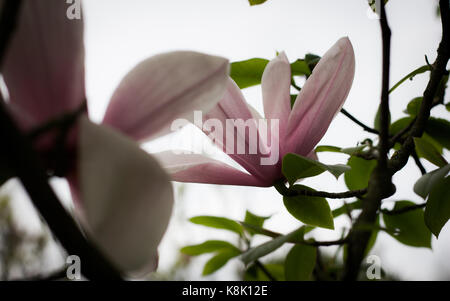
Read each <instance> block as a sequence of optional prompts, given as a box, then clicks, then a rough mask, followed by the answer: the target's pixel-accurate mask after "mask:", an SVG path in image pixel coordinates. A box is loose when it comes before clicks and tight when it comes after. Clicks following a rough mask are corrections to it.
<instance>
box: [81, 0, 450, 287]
mask: <svg viewBox="0 0 450 301" xmlns="http://www.w3.org/2000/svg"><path fill="white" fill-rule="evenodd" d="M436 3H437V1H430V0H415V1H411V0H391V1H390V3H389V5H388V6H387V10H388V17H389V21H390V25H391V29H392V32H393V34H392V59H391V62H392V63H391V83H392V84H393V83H395V82H396V81H397V80H399V79H400V78H401V77H403V76H404V75H405V74H407V73H409V72H410V71H412V70H413V69H415V68H417V67H418V66H421V65H423V64H424V55H425V54H426V55H428V57H429V59H430V61H433V60H434V58H435V53H436V48H437V45H438V42H439V40H440V35H441V28H440V23H439V19H438V18H437V17H436V13H435V10H436ZM84 8H85V15H84V16H85V21H86V52H87V61H86V70H87V93H88V94H87V95H88V100H89V109H90V113H91V116H92V117H93V118H94V119H95V120H101V118H102V116H103V114H104V111H105V108H106V106H107V104H108V101H109V97H110V96H111V95H112V93H113V91H114V89H115V87H116V86H117V85H118V83H119V82H120V80H121V79H122V77H123V76H124V75H125V74H126V73H127V72H128V71H129V70H130V69H131V68H132V67H133V66H135V65H136V64H137V63H138V62H140V61H141V60H143V59H146V58H147V57H149V56H151V55H154V54H157V53H160V52H166V51H172V50H196V51H201V52H205V53H209V54H215V55H220V56H224V57H226V58H228V59H229V60H230V61H236V60H243V59H248V58H252V57H263V58H269V59H270V58H273V57H274V55H275V52H276V51H281V50H284V51H286V54H287V56H288V57H289V59H290V60H291V61H293V60H295V59H297V58H299V57H303V56H304V55H305V54H306V53H307V52H312V53H316V54H319V55H323V54H324V53H325V51H326V50H328V48H329V47H330V46H331V45H332V44H334V43H335V41H336V40H337V39H339V38H340V37H342V36H348V37H349V38H350V40H351V42H352V44H353V47H354V50H355V55H356V74H355V80H354V83H353V87H352V90H351V92H350V95H349V97H348V99H347V101H346V103H345V108H346V109H347V110H349V111H350V112H352V113H353V114H354V115H356V116H358V118H360V119H361V120H362V121H364V122H365V123H367V124H370V125H372V120H373V117H374V113H375V111H376V109H377V106H378V102H379V98H380V97H379V96H380V85H381V39H380V32H379V24H378V21H377V20H374V19H370V18H369V17H368V14H367V8H368V6H367V3H366V0H353V1H348V0H346V1H333V0H331V1H301V0H269V1H268V2H267V3H266V4H264V5H261V6H257V7H249V5H248V3H247V1H246V0H226V1H225V0H189V1H185V0H184V1H181V0H179V1H156V0H152V1H149V0H132V1H130V0H127V1H125V0H95V1H93V0H88V1H85V7H84ZM426 82H427V76H418V77H416V79H415V80H414V82H413V83H411V82H406V83H405V84H404V85H403V86H402V87H400V88H399V89H397V90H396V91H395V92H394V93H393V94H392V97H391V104H392V105H391V108H392V114H393V117H394V118H396V117H399V116H401V115H402V110H403V109H404V108H405V106H406V104H407V103H408V101H409V100H411V99H412V98H413V97H416V96H419V95H421V94H422V92H423V89H424V87H425V85H426ZM245 95H246V96H247V100H248V101H249V102H250V103H251V104H252V105H254V106H255V107H256V108H258V109H259V110H260V111H261V109H262V104H261V92H260V87H255V88H251V89H247V90H245ZM261 112H262V111H261ZM439 113H440V114H439V115H441V116H443V117H444V116H445V115H444V114H445V113H444V111H443V110H441V112H439ZM446 117H447V118H448V115H447V116H446ZM176 137H177V138H176V139H178V140H179V139H180V135H178V136H176ZM197 137H201V138H203V137H202V136H201V134H200V133H199V135H198V136H197ZM365 137H367V134H366V133H364V132H363V131H362V130H361V129H360V128H359V127H358V126H356V125H355V124H353V123H352V122H351V121H349V120H348V119H347V118H346V117H344V116H342V115H338V117H337V118H336V119H335V121H334V122H333V124H332V125H331V127H330V130H329V131H328V132H327V134H326V135H325V137H324V138H323V140H322V141H321V143H320V144H331V145H338V146H343V147H349V146H354V145H355V144H356V143H357V142H358V141H361V140H362V139H364V138H365ZM201 138H199V139H200V141H201ZM174 140H175V139H169V138H166V139H161V140H160V141H158V142H154V143H151V144H149V145H148V146H147V147H146V149H148V150H149V151H150V152H152V151H153V152H156V151H159V150H162V149H169V148H170V147H173V146H174V144H176V143H174ZM175 141H176V140H175ZM196 141H199V140H196ZM204 141H205V140H204ZM178 146H180V145H178ZM183 146H184V145H183ZM188 146H189V145H188ZM222 158H223V159H225V160H226V159H227V158H225V156H222ZM447 158H448V156H447ZM320 159H321V160H323V161H325V162H329V163H344V162H345V160H346V156H340V155H331V154H320ZM227 162H228V163H232V161H231V160H228V161H227ZM427 167H428V168H432V167H431V165H428V166H427ZM418 175H419V173H418V170H417V168H416V167H415V166H414V165H413V164H410V165H409V166H408V167H407V168H405V170H404V171H402V172H401V173H399V174H398V175H397V176H396V177H395V180H396V183H397V190H398V193H397V194H396V195H395V196H394V197H393V198H391V199H408V200H412V201H418V202H420V201H421V199H420V198H419V197H418V196H417V195H415V194H414V193H413V192H412V184H413V182H414V181H415V179H417V177H418ZM305 183H307V184H311V186H312V187H315V188H317V189H325V190H329V191H344V190H345V189H346V188H345V185H344V184H343V179H342V178H341V180H340V181H339V182H337V181H336V180H335V179H334V178H333V177H332V176H330V175H323V176H320V177H317V178H315V179H312V180H308V181H307V182H306V181H305ZM183 187H184V190H185V193H184V194H183V197H179V198H177V204H176V210H175V213H174V215H175V218H174V219H173V221H172V223H171V226H170V228H169V232H168V234H167V236H166V237H165V240H164V242H163V244H162V245H161V254H160V256H161V264H160V269H161V270H165V269H167V268H168V267H169V266H170V265H171V264H172V263H173V261H174V260H175V258H176V257H177V249H178V248H179V247H181V246H183V245H186V244H194V243H200V242H203V241H204V240H206V239H207V238H217V237H223V238H229V239H235V238H234V237H233V236H232V235H227V234H226V233H222V231H220V230H208V229H206V228H204V227H200V226H195V225H191V224H189V222H187V219H188V218H189V217H191V216H195V215H202V214H207V215H219V216H226V217H230V218H235V219H243V216H244V213H245V209H250V210H252V211H253V212H255V213H257V214H260V215H272V214H273V215H274V217H273V218H272V219H271V220H270V221H269V222H268V223H267V227H269V228H271V229H274V230H276V231H289V230H292V229H294V227H296V226H298V224H299V223H298V221H296V220H295V219H294V218H292V217H291V216H290V215H289V214H288V213H287V212H286V210H285V209H284V208H283V205H282V202H281V197H280V196H279V195H278V193H277V192H276V191H275V190H274V189H273V188H272V189H262V188H248V187H236V186H222V187H220V186H215V185H201V184H187V185H184V186H183ZM387 202H389V201H387ZM330 204H331V205H332V206H333V207H334V206H337V205H340V204H341V202H340V201H333V200H330ZM345 219H346V218H345V217H341V218H340V223H339V224H341V225H345V223H346V220H345ZM449 228H450V227H449V226H446V227H445V228H444V229H443V232H442V234H441V235H440V240H439V241H434V242H433V247H434V250H433V251H430V250H426V249H420V248H410V247H404V246H402V245H400V244H399V243H397V242H396V241H395V240H393V239H392V238H390V237H389V236H387V235H385V234H382V235H380V241H379V242H378V244H377V246H376V248H375V249H374V251H373V252H372V253H374V254H377V255H379V256H380V257H381V258H382V264H383V266H384V267H385V268H386V269H387V270H388V271H391V272H393V273H396V274H398V275H401V276H402V277H403V278H405V279H436V278H440V277H444V274H442V273H443V272H442V270H445V274H446V276H447V277H448V276H449V275H450V264H449V262H448V260H447V258H448V257H447V255H446V254H449V252H450V229H449ZM318 233H319V234H320V235H318V236H317V237H319V238H323V239H330V238H334V237H336V236H337V235H339V234H340V231H334V232H333V231H329V230H323V231H318ZM284 251H285V250H284ZM207 258H209V257H208V256H204V257H203V258H200V259H199V260H197V261H198V262H199V263H203V262H204V261H205V260H207ZM239 265H240V263H238V262H237V261H235V262H234V265H233V264H230V265H229V266H227V268H226V269H224V271H221V272H219V273H217V274H215V275H213V276H212V278H213V279H228V278H230V277H232V276H233V274H232V271H233V268H234V267H235V266H239ZM195 266H196V268H195V269H194V271H192V273H190V277H192V278H193V279H198V278H199V277H200V275H201V267H202V265H201V264H196V265H195Z"/></svg>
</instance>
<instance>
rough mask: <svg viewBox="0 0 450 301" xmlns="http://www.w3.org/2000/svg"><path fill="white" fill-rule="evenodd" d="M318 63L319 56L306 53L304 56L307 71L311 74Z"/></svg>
mask: <svg viewBox="0 0 450 301" xmlns="http://www.w3.org/2000/svg"><path fill="white" fill-rule="evenodd" d="M319 61H320V56H318V55H316V54H312V53H308V54H306V55H305V62H306V63H307V64H308V67H309V70H311V72H312V71H313V70H314V68H315V67H316V65H317V63H319Z"/></svg>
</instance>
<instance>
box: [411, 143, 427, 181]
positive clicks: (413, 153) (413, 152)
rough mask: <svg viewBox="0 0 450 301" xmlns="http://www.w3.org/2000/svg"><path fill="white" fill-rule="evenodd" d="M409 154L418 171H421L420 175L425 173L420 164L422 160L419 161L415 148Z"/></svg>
mask: <svg viewBox="0 0 450 301" xmlns="http://www.w3.org/2000/svg"><path fill="white" fill-rule="evenodd" d="M411 156H412V157H413V159H414V162H415V163H416V165H417V167H418V168H419V170H420V173H421V174H422V175H424V174H426V173H427V170H426V169H425V167H424V166H423V165H422V162H420V158H419V156H418V155H417V152H416V150H415V149H414V150H413V151H412V153H411Z"/></svg>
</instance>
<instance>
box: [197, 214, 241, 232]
mask: <svg viewBox="0 0 450 301" xmlns="http://www.w3.org/2000/svg"><path fill="white" fill-rule="evenodd" d="M190 221H191V223H194V224H197V225H202V226H206V227H211V228H217V229H223V230H229V231H232V232H236V233H237V234H239V235H242V226H241V225H240V224H239V223H237V222H235V221H233V220H231V219H228V218H225V217H218V216H206V215H203V216H195V217H192V218H191V219H190Z"/></svg>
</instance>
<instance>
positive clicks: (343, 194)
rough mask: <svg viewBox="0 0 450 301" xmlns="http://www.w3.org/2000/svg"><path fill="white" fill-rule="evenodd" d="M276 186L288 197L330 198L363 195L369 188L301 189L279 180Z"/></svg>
mask: <svg viewBox="0 0 450 301" xmlns="http://www.w3.org/2000/svg"><path fill="white" fill-rule="evenodd" d="M274 187H275V188H276V189H277V191H278V192H279V193H280V194H281V195H283V196H287V197H294V196H310V197H322V198H329V199H346V198H351V197H362V196H363V195H364V194H366V193H367V188H365V189H358V190H350V191H344V192H327V191H314V190H306V189H304V190H299V189H295V190H294V189H289V188H287V187H286V186H285V185H284V183H282V182H278V183H276V184H275V185H274Z"/></svg>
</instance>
